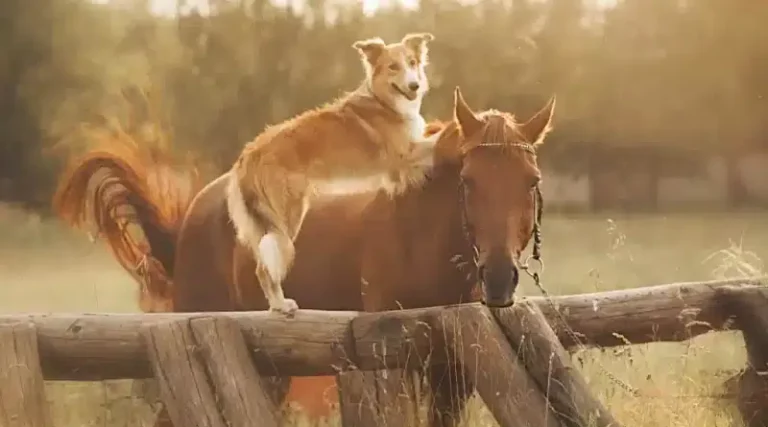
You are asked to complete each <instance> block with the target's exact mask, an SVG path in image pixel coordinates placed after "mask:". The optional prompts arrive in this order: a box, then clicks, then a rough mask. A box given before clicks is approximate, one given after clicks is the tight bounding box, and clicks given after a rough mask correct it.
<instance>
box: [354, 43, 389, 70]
mask: <svg viewBox="0 0 768 427" xmlns="http://www.w3.org/2000/svg"><path fill="white" fill-rule="evenodd" d="M352 47H353V48H355V49H356V50H357V51H358V52H360V55H361V56H362V57H363V58H365V60H366V61H367V62H368V64H370V65H374V64H376V60H377V59H379V56H381V54H382V53H383V52H384V49H385V48H386V44H384V40H382V39H381V38H380V37H374V38H372V39H367V40H358V41H356V42H354V43H352Z"/></svg>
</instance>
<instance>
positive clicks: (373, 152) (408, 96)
mask: <svg viewBox="0 0 768 427" xmlns="http://www.w3.org/2000/svg"><path fill="white" fill-rule="evenodd" d="M433 38H434V37H433V36H432V35H431V34H429V33H411V34H407V35H406V36H405V37H403V39H402V40H401V41H399V42H397V43H391V44H385V43H384V41H383V40H381V39H380V38H373V39H368V40H362V41H358V42H355V43H354V44H353V45H352V47H354V48H355V49H357V50H358V51H359V53H360V55H361V59H362V62H363V66H364V68H365V79H364V80H363V82H362V84H361V85H360V86H359V87H358V88H357V90H355V91H354V92H351V93H348V94H346V95H345V96H343V97H341V98H339V99H337V100H335V101H334V102H332V103H330V104H327V105H325V106H323V107H321V108H318V109H315V110H310V111H307V112H304V113H302V114H300V115H298V116H296V117H294V118H292V119H290V120H287V121H285V122H283V123H281V124H278V125H273V126H269V127H267V128H266V129H265V130H264V132H262V133H261V134H260V135H258V136H257V137H256V139H255V140H253V141H251V142H249V143H248V144H247V145H246V146H245V148H244V149H243V152H242V153H241V154H240V157H239V158H238V159H237V161H236V162H235V164H234V166H233V167H232V169H231V171H230V178H229V179H230V184H229V187H228V192H227V205H228V209H229V215H230V218H231V220H232V223H233V225H234V227H235V230H236V232H237V239H238V241H239V242H240V243H241V244H243V245H245V246H247V247H248V248H250V249H251V251H252V253H253V255H254V257H255V259H256V261H257V265H258V267H257V269H256V275H257V277H258V280H259V283H260V284H261V288H262V290H263V291H264V294H265V296H266V298H267V301H268V302H269V308H270V310H272V311H277V312H280V313H283V314H287V315H292V314H293V313H294V312H295V311H296V310H297V309H298V306H297V304H296V302H295V301H294V300H292V299H288V298H285V296H284V294H283V288H282V281H283V280H284V279H285V276H286V275H287V273H288V271H289V269H290V267H291V265H292V263H293V260H294V257H295V249H294V244H293V241H294V239H295V238H296V236H297V234H298V233H299V230H300V229H301V225H302V223H303V221H304V216H305V215H306V213H307V210H308V208H309V205H310V203H311V198H312V196H313V195H314V194H316V193H318V192H323V191H324V189H329V188H333V187H334V186H335V185H336V184H338V183H339V182H344V183H345V184H346V185H347V186H348V187H349V184H350V183H352V187H355V188H356V189H357V191H366V190H367V191H370V190H377V189H384V190H385V191H386V192H387V193H389V194H390V195H392V194H397V193H400V192H402V191H404V190H405V189H406V188H408V186H410V185H419V184H420V183H422V182H423V181H424V177H425V173H426V172H427V170H428V169H429V168H430V167H431V161H432V150H433V148H434V143H435V142H436V141H437V138H438V137H439V134H433V135H430V136H429V137H426V136H425V128H426V124H425V121H424V119H423V118H422V116H421V112H420V110H421V102H422V98H423V97H424V94H425V93H426V92H427V90H428V89H429V83H428V81H427V76H426V74H425V71H424V70H425V67H426V65H427V53H428V47H427V44H428V43H429V42H430V41H432V40H433Z"/></svg>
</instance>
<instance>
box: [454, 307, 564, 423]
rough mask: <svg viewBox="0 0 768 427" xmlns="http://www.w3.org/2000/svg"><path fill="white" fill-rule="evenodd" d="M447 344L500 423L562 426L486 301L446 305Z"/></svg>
mask: <svg viewBox="0 0 768 427" xmlns="http://www.w3.org/2000/svg"><path fill="white" fill-rule="evenodd" d="M442 319H443V320H442V322H441V324H442V325H445V328H446V329H445V331H446V334H445V335H444V336H445V340H446V344H447V345H448V346H449V347H450V348H452V349H453V351H455V352H456V359H457V360H458V362H459V363H460V364H461V366H462V367H463V369H465V370H466V371H467V374H468V375H469V377H470V378H472V380H473V382H474V383H475V389H476V390H477V393H478V394H479V395H480V397H481V398H482V399H483V401H484V402H485V404H486V406H487V407H488V409H489V410H490V411H491V413H492V414H493V416H494V417H495V418H496V421H497V422H498V423H499V425H500V426H501V427H543V426H547V427H558V426H561V424H560V422H559V421H558V418H557V416H556V415H555V414H554V412H553V411H552V408H550V407H549V406H548V405H547V402H546V400H545V399H544V395H543V394H542V390H541V389H540V388H539V386H538V385H537V384H536V382H535V381H534V380H533V378H531V376H530V375H529V374H528V372H526V370H525V368H524V367H523V366H522V365H521V363H520V362H519V361H518V358H517V354H515V351H514V350H513V349H512V347H511V346H510V344H509V342H507V338H506V337H505V336H504V334H503V333H502V331H501V329H500V328H499V326H498V325H497V324H496V321H495V320H494V319H493V318H492V315H491V313H490V312H489V311H488V309H486V308H485V307H480V306H474V307H462V308H460V309H458V310H451V311H445V312H444V313H443V316H442Z"/></svg>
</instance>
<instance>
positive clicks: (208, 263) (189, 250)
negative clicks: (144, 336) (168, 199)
mask: <svg viewBox="0 0 768 427" xmlns="http://www.w3.org/2000/svg"><path fill="white" fill-rule="evenodd" d="M227 176H228V175H226V174H225V175H222V176H220V177H218V178H217V179H215V180H214V181H212V182H211V183H209V184H208V185H207V186H205V187H204V188H203V189H202V190H200V192H199V193H198V194H197V195H196V196H195V198H194V199H193V200H192V203H190V206H189V209H188V210H187V213H186V215H185V217H184V221H183V223H182V225H181V228H180V229H179V236H178V240H177V245H176V270H175V272H174V278H173V282H174V309H175V310H176V311H226V310H232V308H233V307H232V302H231V301H232V299H231V298H230V289H231V285H230V284H231V283H232V281H233V274H232V271H233V270H232V259H233V247H234V244H235V239H234V229H233V228H232V226H231V225H230V224H229V221H228V216H227V210H226V198H225V195H226V192H225V189H226V184H227Z"/></svg>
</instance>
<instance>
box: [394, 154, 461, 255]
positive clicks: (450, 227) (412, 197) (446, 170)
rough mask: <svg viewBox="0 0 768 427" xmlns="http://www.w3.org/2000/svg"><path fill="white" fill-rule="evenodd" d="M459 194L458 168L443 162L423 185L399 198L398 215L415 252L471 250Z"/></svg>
mask: <svg viewBox="0 0 768 427" xmlns="http://www.w3.org/2000/svg"><path fill="white" fill-rule="evenodd" d="M458 196H459V176H458V171H457V170H456V169H455V167H453V166H441V167H439V169H436V170H435V174H434V177H433V178H432V179H431V180H429V181H427V182H426V183H425V184H424V185H423V186H422V187H421V188H418V189H413V190H411V191H409V192H407V193H405V194H404V195H402V196H401V197H399V198H398V199H396V200H395V217H396V218H397V220H398V221H400V222H401V226H402V228H403V229H404V230H408V232H407V233H406V234H405V235H404V239H406V240H407V241H406V242H403V243H404V245H405V246H407V247H410V248H412V250H413V251H414V252H419V253H422V254H434V255H435V256H437V257H441V258H442V257H444V256H445V254H450V255H449V257H454V256H455V255H464V254H465V253H469V244H468V243H467V240H466V238H465V236H464V231H463V228H462V216H461V211H460V209H461V208H462V205H461V204H460V202H459V197H458ZM438 261H440V262H442V261H443V260H441V259H439V260H438Z"/></svg>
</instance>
